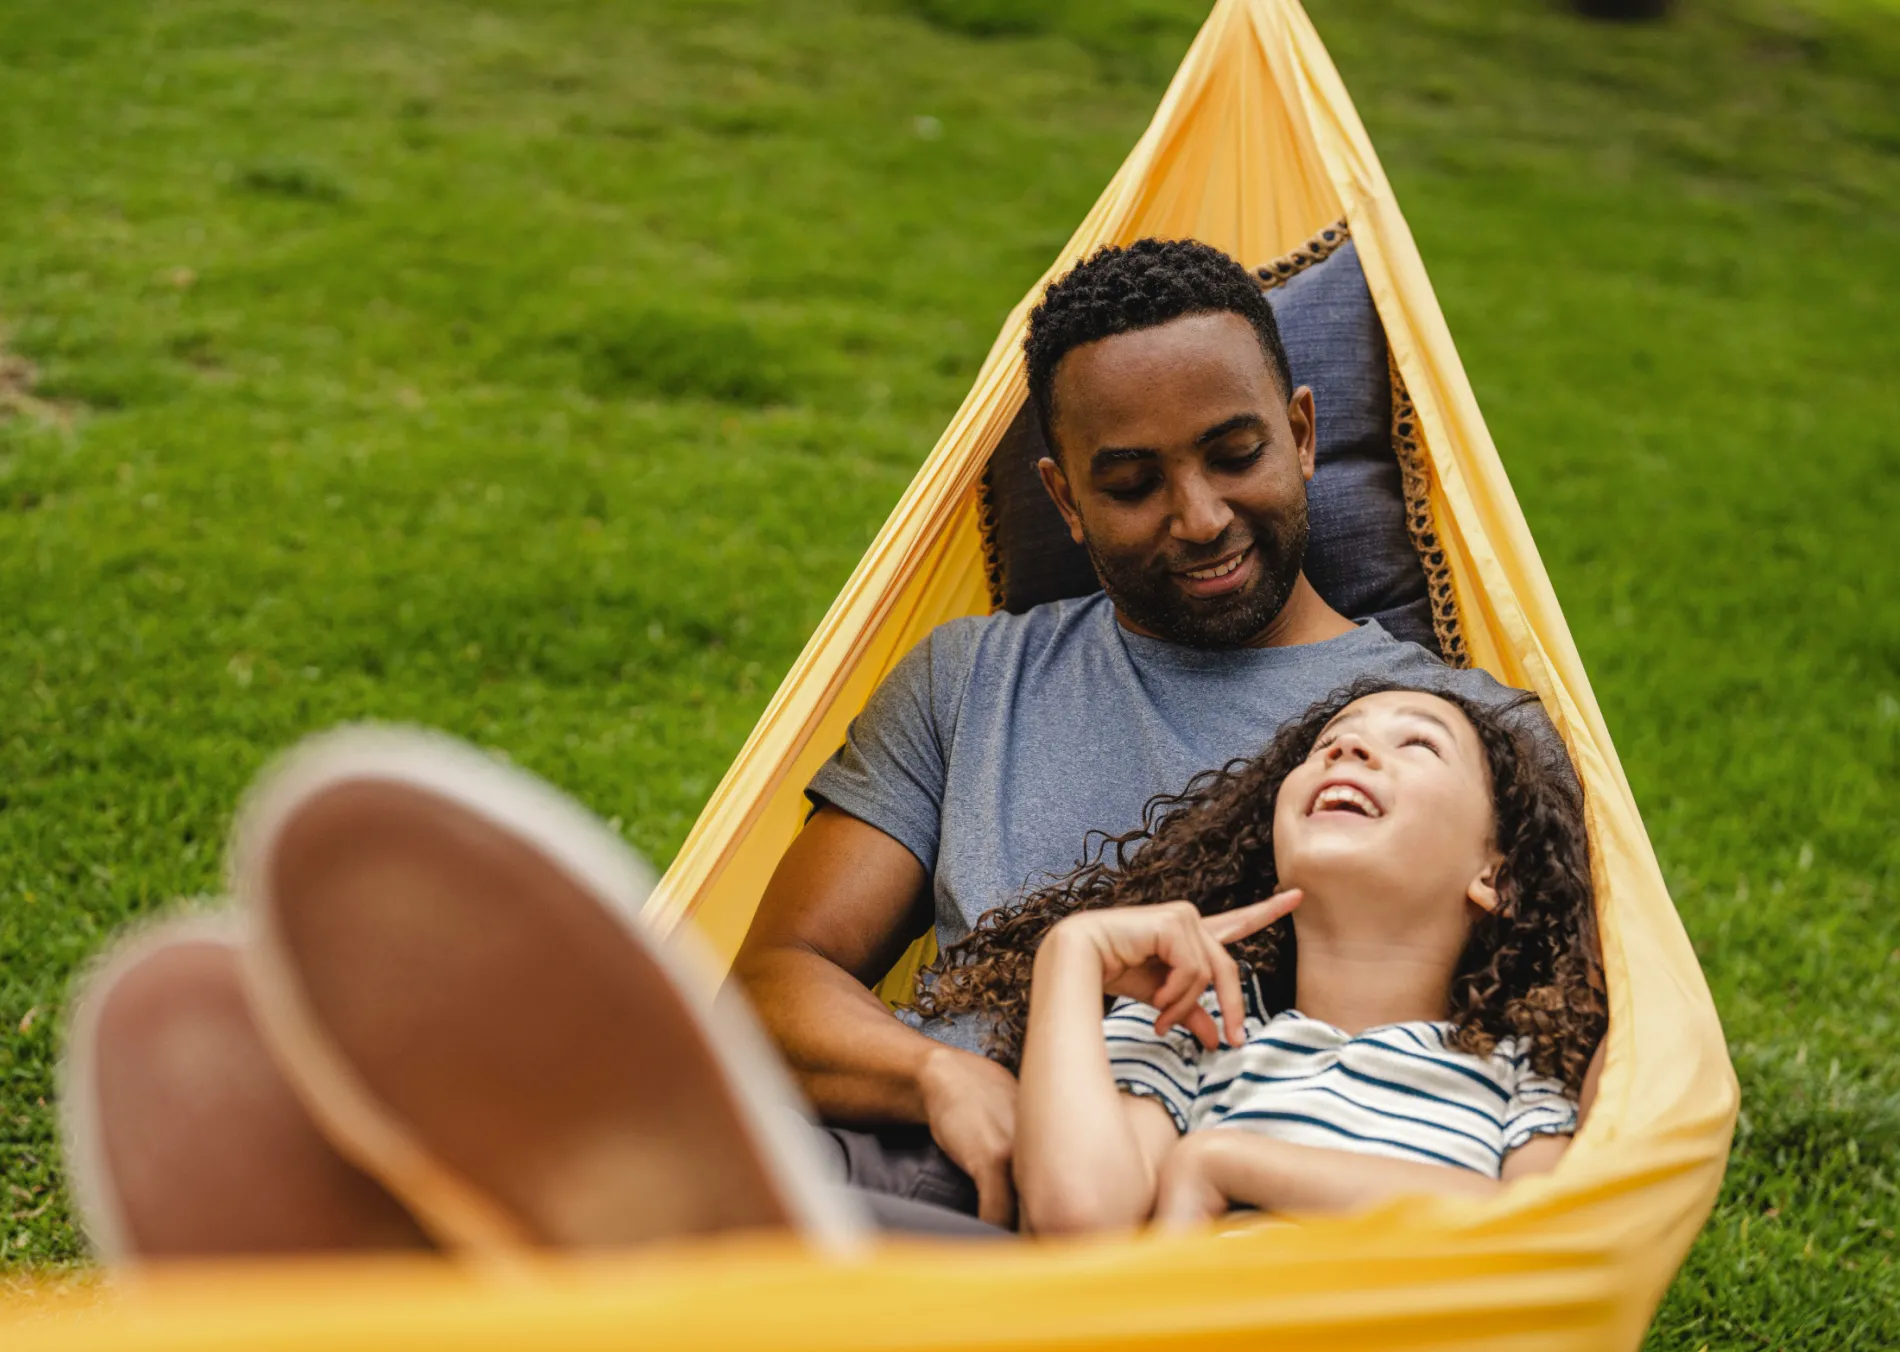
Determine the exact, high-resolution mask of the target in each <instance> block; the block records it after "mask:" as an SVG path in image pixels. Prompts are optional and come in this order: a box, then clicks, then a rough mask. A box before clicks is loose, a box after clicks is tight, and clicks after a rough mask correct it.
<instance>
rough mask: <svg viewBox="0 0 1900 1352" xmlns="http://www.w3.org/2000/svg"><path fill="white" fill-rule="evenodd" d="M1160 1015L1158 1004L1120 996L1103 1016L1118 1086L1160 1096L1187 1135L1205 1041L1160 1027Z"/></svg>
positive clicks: (1128, 1091) (1110, 1062) (1159, 1100)
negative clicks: (1157, 1026)
mask: <svg viewBox="0 0 1900 1352" xmlns="http://www.w3.org/2000/svg"><path fill="white" fill-rule="evenodd" d="M1160 1017H1161V1011H1160V1010H1158V1009H1156V1008H1155V1007H1154V1006H1153V1005H1144V1004H1143V1003H1141V1001H1139V1000H1128V999H1122V1000H1117V1001H1116V1002H1115V1004H1114V1006H1113V1007H1112V1008H1110V1010H1109V1011H1108V1017H1107V1018H1105V1019H1103V1020H1102V1037H1103V1038H1104V1040H1105V1041H1106V1042H1107V1043H1108V1066H1109V1070H1110V1071H1111V1072H1112V1073H1113V1074H1114V1076H1115V1087H1116V1088H1117V1089H1119V1090H1121V1091H1122V1093H1124V1094H1132V1095H1134V1096H1135V1097H1136V1098H1151V1099H1153V1100H1155V1101H1156V1102H1157V1103H1159V1104H1160V1105H1161V1106H1162V1107H1163V1108H1166V1109H1167V1110H1168V1116H1169V1117H1171V1118H1173V1119H1174V1129H1175V1130H1176V1131H1179V1132H1182V1133H1184V1134H1185V1133H1186V1131H1187V1129H1188V1112H1189V1110H1190V1109H1191V1108H1193V1106H1194V1096H1195V1095H1196V1094H1198V1093H1199V1092H1200V1087H1201V1056H1200V1044H1199V1043H1198V1042H1196V1041H1195V1040H1194V1035H1193V1034H1192V1033H1188V1032H1186V1031H1184V1030H1182V1029H1181V1028H1178V1027H1176V1028H1170V1029H1169V1030H1168V1031H1167V1032H1166V1033H1157V1032H1155V1020H1156V1019H1158V1018H1160Z"/></svg>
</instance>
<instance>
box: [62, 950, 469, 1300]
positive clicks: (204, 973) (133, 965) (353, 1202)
mask: <svg viewBox="0 0 1900 1352" xmlns="http://www.w3.org/2000/svg"><path fill="white" fill-rule="evenodd" d="M233 936H234V926H233V925H232V924H231V922H230V920H229V918H228V917H215V918H214V917H205V918H194V919H188V920H184V921H173V922H170V923H166V924H163V925H159V926H154V927H152V928H150V929H147V930H145V931H144V932H142V933H136V934H134V935H132V936H130V937H128V938H126V939H124V940H122V941H120V942H119V943H117V944H115V945H114V946H113V947H112V948H111V949H110V950H109V951H108V953H107V954H106V956H105V957H104V959H103V960H102V961H101V962H100V963H99V964H98V965H97V967H96V968H95V969H94V970H93V971H92V972H91V973H90V974H88V975H87V976H86V977H84V978H82V980H81V981H80V982H79V983H78V984H77V986H76V988H75V994H74V998H73V1002H72V1006H71V1007H72V1009H73V1015H72V1023H71V1026H70V1030H69V1033H68V1037H67V1053H66V1057H65V1060H64V1061H63V1063H62V1065H61V1082H62V1083H61V1094H60V1116H61V1123H62V1126H63V1128H64V1131H65V1136H66V1140H65V1149H66V1160H67V1167H68V1172H69V1177H70V1179H71V1181H72V1187H73V1193H74V1198H75V1201H76V1202H77V1204H78V1208H79V1213H80V1217H81V1223H82V1227H83V1228H84V1230H85V1233H86V1235H87V1237H88V1239H89V1240H90V1242H91V1244H92V1246H93V1248H94V1250H95V1251H96V1252H97V1254H98V1255H99V1257H100V1258H102V1259H103V1260H105V1261H107V1262H109V1263H113V1264H117V1265H121V1266H126V1265H132V1264H135V1263H139V1262H144V1261H155V1260H165V1259H178V1258H207V1257H232V1256H240V1255H242V1256H257V1255H265V1254H288V1253H319V1252H338V1253H341V1252H362V1251H373V1250H390V1249H411V1250H414V1249H427V1248H429V1247H431V1246H430V1243H429V1239H428V1237H427V1236H426V1235H425V1234H424V1233H423V1231H422V1230H421V1228H420V1227H419V1226H417V1224H416V1223H415V1220H414V1219H413V1218H412V1217H411V1216H410V1215H409V1214H408V1213H407V1212H406V1211H404V1210H403V1209H402V1206H401V1205H400V1204H399V1203H398V1202H397V1201H396V1200H395V1199H394V1198H393V1197H391V1196H390V1195H389V1194H388V1193H387V1192H385V1191H384V1190H383V1189H382V1188H381V1187H380V1186H378V1184H377V1183H376V1182H375V1180H373V1179H371V1178H369V1177H368V1176H367V1175H365V1174H363V1173H361V1172H359V1171H358V1170H357V1169H355V1168H354V1167H352V1166H351V1165H350V1164H349V1162H348V1161H346V1160H345V1159H343V1157H342V1156H340V1155H338V1154H337V1153H336V1151H335V1150H333V1149H332V1148H331V1147H330V1145H329V1144H328V1142H326V1141H325V1140H324V1138H323V1136H322V1135H321V1134H320V1133H319V1132H318V1130H317V1127H316V1124H315V1123H314V1122H312V1121H311V1120H310V1117H309V1115H308V1114H307V1113H305V1111H304V1109H303V1104H302V1103H301V1102H300V1101H299V1099H298V1098H297V1096H296V1094H295V1093H294V1092H292V1090H291V1088H290V1085H289V1084H288V1083H287V1082H286V1081H285V1080H284V1078H283V1075H282V1074H281V1073H280V1072H279V1071H278V1069H277V1067H276V1065H275V1064H274V1063H273V1062H272V1060H271V1057H270V1053H269V1051H268V1050H267V1049H266V1047H265V1045H264V1040H263V1038H262V1036H261V1035H260V1034H259V1032H258V1029H257V1025H256V1023H255V1022H254V1020H253V1019H252V1017H251V1012H250V1009H249V1006H248V1005H247V1003H246V1001H245V997H244V990H243V983H242V979H241V977H240V976H239V972H238V952H237V947H236V945H235V943H234V941H233Z"/></svg>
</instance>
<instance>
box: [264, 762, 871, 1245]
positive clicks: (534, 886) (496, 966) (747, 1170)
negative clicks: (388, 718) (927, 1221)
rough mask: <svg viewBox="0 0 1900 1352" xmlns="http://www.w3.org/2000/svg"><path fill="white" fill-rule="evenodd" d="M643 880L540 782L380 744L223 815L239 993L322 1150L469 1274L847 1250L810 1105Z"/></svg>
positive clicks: (294, 772)
mask: <svg viewBox="0 0 1900 1352" xmlns="http://www.w3.org/2000/svg"><path fill="white" fill-rule="evenodd" d="M650 885H651V875H650V874H649V872H648V871H647V869H646V867H645V865H644V864H642V863H641V861H640V860H639V858H638V857H637V856H636V855H635V854H634V853H633V852H632V851H631V850H629V849H628V848H627V847H626V846H625V845H624V844H623V843H622V842H621V841H620V840H619V839H618V838H617V837H616V836H614V835H613V834H612V833H611V832H609V831H608V830H607V829H606V828H605V827H604V826H602V825H601V824H600V823H599V822H598V821H597V820H596V819H595V818H594V817H592V816H591V815H590V814H588V813H587V812H586V811H584V810H583V809H582V808H580V807H579V806H577V805H576V804H574V803H573V802H571V801H570V800H568V799H566V798H565V797H563V796H561V795H560V794H558V793H556V792H555V791H554V790H552V789H551V788H549V787H548V786H547V785H545V784H543V783H541V782H540V781H539V780H535V779H533V778H530V777H529V776H527V775H525V774H522V773H520V772H518V771H516V770H513V769H511V768H508V767H506V766H503V765H501V764H499V763H497V762H495V761H493V760H491V759H489V758H488V757H486V756H484V755H482V754H480V753H479V752H476V751H474V750H473V749H471V748H468V747H466V746H463V745H461V744H459V743H455V742H452V741H449V740H448V739H446V738H441V737H437V736H432V735H428V734H423V733H418V732H410V731H402V730H396V729H386V728H364V729H352V730H346V731H344V732H341V733H337V734H332V735H330V736H327V737H323V738H319V739H317V740H315V741H312V742H310V743H307V744H306V745H304V746H303V747H301V748H299V749H298V750H296V751H294V752H293V753H291V755H290V756H289V757H287V758H286V759H285V760H284V761H283V762H282V763H281V764H280V765H279V766H278V767H277V768H276V769H275V770H274V771H273V772H272V773H271V774H270V775H268V776H267V777H266V779H265V780H264V781H263V783H262V785H261V787H260V788H259V790H258V791H257V792H256V793H255V794H254V795H253V797H252V798H251V799H250V801H249V802H248V803H247V805H246V807H245V809H244V811H243V812H242V813H241V815H240V819H239V825H238V830H237V835H236V844H235V848H234V857H233V887H234V891H235V893H236V896H237V898H238V902H239V905H240V906H241V908H243V910H244V912H245V914H246V915H247V916H248V917H249V919H250V922H251V936H250V942H249V943H248V944H247V946H246V948H245V952H244V971H245V977H246V983H247V989H248V991H249V994H250V999H251V1005H252V1008H253V1009H254V1010H255V1011H256V1014H257V1017H258V1020H259V1023H260V1025H261V1027H262V1028H263V1030H264V1034H265V1037H266V1039H267V1040H268V1042H269V1043H270V1045H271V1047H272V1048H273V1050H274V1052H275V1054H276V1058H277V1061H278V1063H279V1065H280V1066H282V1068H283V1069H284V1071H285V1073H286V1074H287V1075H288V1076H289V1078H290V1079H291V1081H292V1083H293V1084H294V1085H295V1086H296V1088H297V1090H298V1092H299V1094H300V1096H301V1097H302V1099H303V1100H304V1102H305V1104H306V1105H307V1106H308V1107H309V1108H310V1110H311V1112H312V1113H313V1114H314V1115H315V1116H316V1117H317V1119H318V1120H319V1122H320V1124H321V1125H322V1127H323V1129H324V1132H325V1134H326V1135H327V1136H328V1137H329V1139H330V1140H331V1141H332V1142H333V1143H334V1144H335V1145H336V1146H337V1147H338V1148H339V1149H341V1150H342V1151H343V1152H344V1153H345V1154H346V1155H348V1156H349V1157H350V1158H351V1159H352V1160H353V1161H354V1162H355V1163H357V1164H358V1165H360V1166H361V1167H362V1168H363V1169H365V1170H367V1171H368V1172H369V1173H371V1174H373V1175H374V1176H375V1177H377V1178H378V1179H380V1180H381V1181H382V1182H383V1184H384V1185H385V1186H387V1187H388V1188H389V1189H390V1191H391V1192H393V1193H394V1194H395V1195H396V1196H398V1197H400V1198H401V1199H402V1201H403V1202H404V1203H405V1204H406V1205H407V1206H408V1207H409V1209H410V1210H411V1211H413V1212H414V1213H415V1214H416V1215H417V1216H418V1217H419V1218H420V1219H421V1220H422V1221H423V1223H424V1225H425V1226H426V1227H427V1228H428V1229H429V1230H430V1232H431V1233H433V1234H434V1235H435V1236H436V1237H437V1238H438V1239H439V1240H442V1241H443V1242H444V1243H447V1244H450V1245H452V1246H455V1247H458V1248H462V1249H467V1250H473V1251H475V1252H477V1253H484V1254H489V1255H497V1256H502V1255H507V1254H510V1253H515V1252H519V1251H522V1250H525V1249H530V1248H549V1247H554V1248H575V1247H590V1248H592V1247H615V1246H622V1245H631V1244H638V1243H642V1242H645V1241H649V1240H654V1239H660V1238H669V1237H676V1236H689V1235H705V1234H712V1233H720V1232H727V1231H735V1230H758V1229H780V1228H790V1229H793V1230H796V1231H798V1232H800V1233H801V1234H803V1235H805V1236H807V1237H808V1238H809V1239H811V1240H812V1241H814V1242H817V1243H819V1244H822V1245H825V1246H827V1247H830V1248H834V1249H837V1248H844V1247H848V1246H850V1245H852V1244H853V1243H854V1242H855V1241H856V1239H857V1237H858V1236H859V1235H860V1234H861V1233H862V1231H863V1223H862V1221H861V1219H860V1216H859V1213H858V1212H857V1210H856V1208H855V1206H854V1204H853V1203H851V1201H850V1200H849V1199H848V1198H847V1197H846V1196H845V1195H844V1194H843V1192H842V1191H841V1190H840V1189H838V1188H836V1187H835V1186H833V1185H832V1184H831V1182H830V1181H829V1179H828V1178H827V1176H826V1174H825V1171H824V1168H823V1166H822V1164H821V1157H820V1155H819V1154H818V1153H817V1149H816V1146H815V1144H814V1142H813V1139H812V1136H811V1131H810V1128H809V1125H808V1124H807V1123H806V1122H805V1121H803V1120H801V1119H802V1118H803V1115H804V1105H803V1104H802V1101H801V1100H800V1098H799V1096H798V1095H797V1092H796V1091H795V1090H794V1089H793V1087H792V1085H791V1082H790V1080H789V1078H788V1077H787V1076H786V1074H785V1073H784V1070H783V1068H782V1066H781V1065H780V1063H779V1061H778V1059H777V1057H776V1055H774V1054H773V1052H772V1051H771V1050H770V1049H769V1047H768V1045H767V1044H766V1042H765V1040H764V1038H763V1037H762V1036H761V1034H760V1033H759V1032H758V1030H757V1028H756V1026H755V1024H754V1023H753V1021H752V1019H751V1017H750V1013H749V1011H747V1010H745V1009H744V1008H743V1007H740V1006H738V1005H736V1004H734V1005H729V1004H723V1003H722V1004H721V1006H720V1007H719V1008H717V1009H715V1008H714V1006H713V1002H712V992H713V990H714V988H715V986H714V982H713V980H712V979H711V977H710V975H709V972H710V968H709V967H707V966H705V965H704V963H703V960H699V959H696V958H695V956H694V955H693V953H692V952H690V951H688V950H689V949H690V943H691V941H690V938H688V939H686V940H683V941H681V940H669V941H668V942H667V943H666V944H664V945H662V944H661V943H659V942H658V941H657V940H656V939H655V937H654V936H652V935H650V934H649V933H648V932H647V931H646V930H645V928H644V926H643V924H642V922H641V921H640V920H639V917H638V911H639V907H640V906H641V904H642V902H643V901H644V900H645V897H646V894H647V892H648V890H649V887H650Z"/></svg>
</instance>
